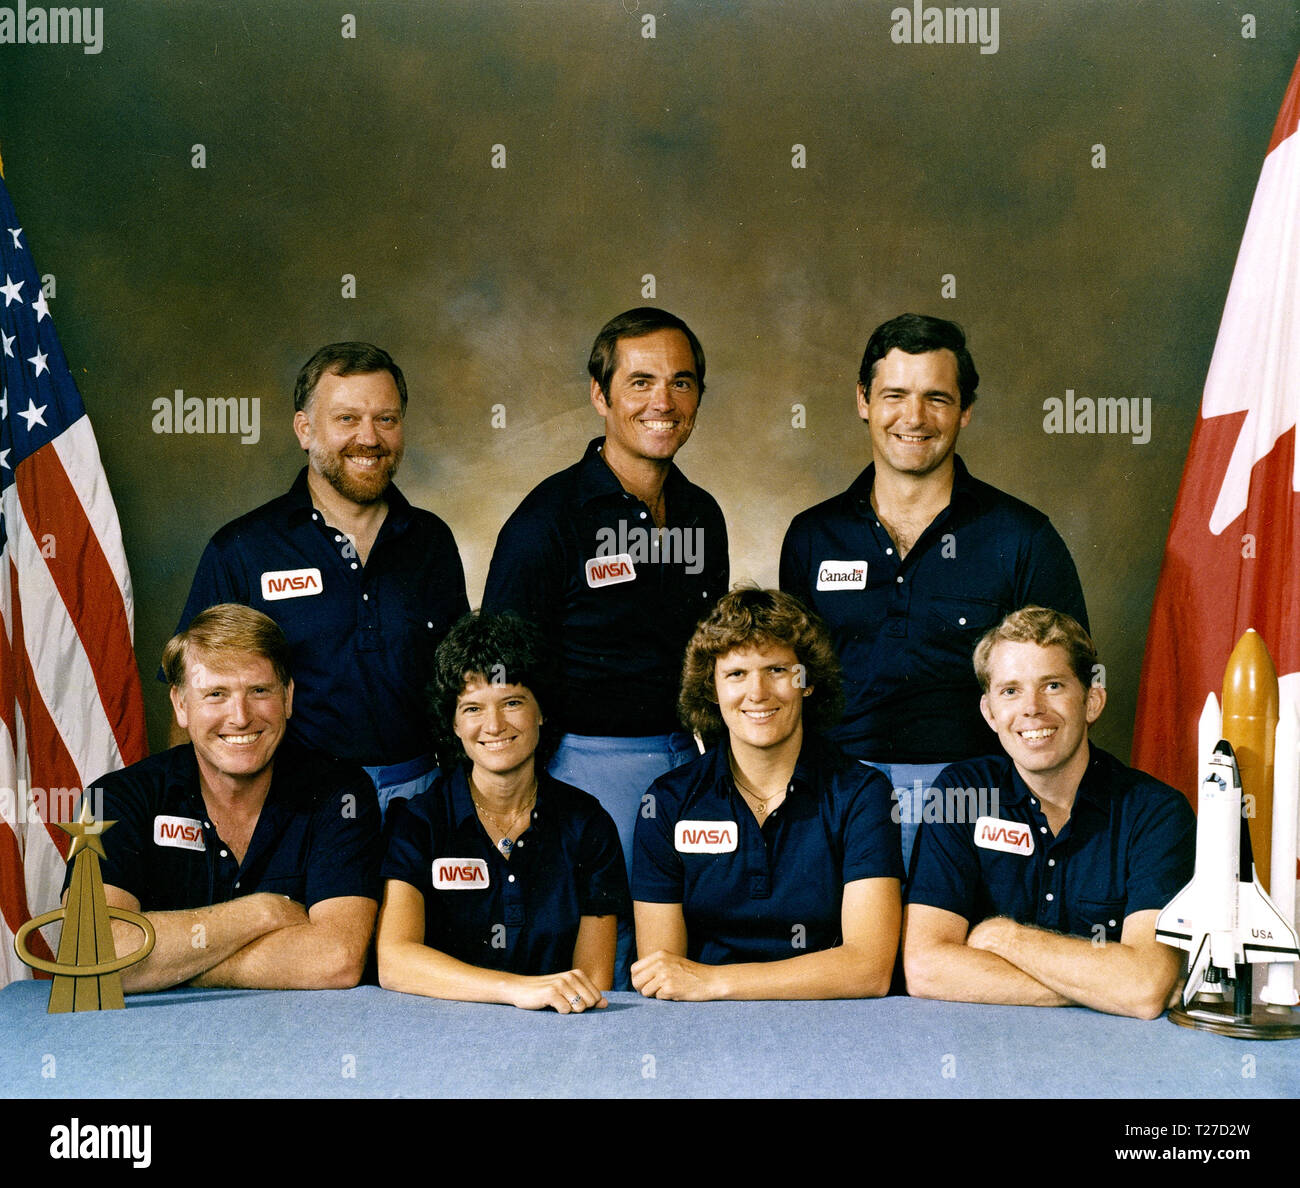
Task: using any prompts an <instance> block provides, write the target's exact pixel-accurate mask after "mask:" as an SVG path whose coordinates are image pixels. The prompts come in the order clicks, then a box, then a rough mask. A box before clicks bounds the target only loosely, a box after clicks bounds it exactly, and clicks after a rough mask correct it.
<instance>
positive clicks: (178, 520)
mask: <svg viewBox="0 0 1300 1188" xmlns="http://www.w3.org/2000/svg"><path fill="white" fill-rule="evenodd" d="M15 3H16V0H8V5H9V6H10V7H13V6H14V5H15ZM896 7H897V5H896V4H893V3H884V2H874V0H862V2H846V0H786V2H784V3H782V2H779V0H752V2H747V3H734V2H733V3H727V2H712V0H710V2H702V0H697V2H694V3H691V2H686V0H659V2H658V3H653V4H651V3H648V2H647V0H641V2H640V3H638V0H531V2H529V0H508V2H507V0H473V2H470V0H460V2H457V0H442V2H439V3H415V2H397V0H341V2H339V3H324V2H321V0H310V2H290V0H278V2H275V3H244V2H239V0H222V2H217V0H205V2H202V3H199V2H173V3H164V2H162V0H129V2H127V0H110V2H109V3H107V4H106V5H104V14H103V27H104V44H103V49H102V52H100V53H99V54H94V55H89V54H85V53H83V52H82V49H81V47H79V46H66V45H65V46H51V45H44V46H37V45H0V151H2V152H3V155H4V162H5V167H6V176H7V180H8V185H9V187H10V190H11V193H12V195H13V198H14V202H15V205H16V206H17V209H18V212H19V215H20V217H21V219H22V222H23V225H24V227H25V229H26V234H27V240H28V242H29V244H30V246H31V248H32V251H33V253H34V256H35V259H36V262H37V265H38V267H39V269H40V270H41V272H42V273H47V274H53V276H54V277H55V283H56V286H57V288H56V295H55V297H54V299H53V300H52V301H51V302H50V305H51V309H52V310H53V312H54V316H55V320H56V324H57V326H58V329H59V332H60V334H61V336H62V340H63V344H64V347H65V350H66V352H67V354H68V357H69V360H70V362H71V364H72V366H73V370H74V374H75V375H76V377H77V380H78V382H79V383H80V385H81V389H82V393H83V395H84V397H85V401H86V405H87V407H88V408H89V410H90V414H91V417H92V419H93V422H94V425H95V428H96V432H97V434H98V437H99V442H100V448H101V450H102V453H103V456H104V462H105V466H106V469H107V472H108V475H109V479H110V482H111V484H112V488H113V492H114V494H115V496H116V499H117V506H118V509H119V512H120V514H121V518H122V526H123V532H124V535H125V540H126V549H127V555H128V558H129V560H130V563H131V573H132V578H133V581H134V585H135V593H136V640H137V649H138V652H139V655H140V658H141V667H142V669H143V671H144V674H145V678H146V679H145V690H146V698H147V703H148V706H149V712H150V733H151V738H152V740H153V743H154V745H155V746H160V745H162V743H163V740H164V737H165V724H166V701H165V698H164V696H163V694H162V690H161V688H160V687H159V686H158V684H157V682H156V681H154V679H153V670H154V666H155V664H156V660H157V656H158V652H159V649H160V648H161V646H162V643H163V642H164V640H165V639H166V638H167V636H168V635H169V634H170V632H171V630H172V629H173V627H174V625H175V621H176V617H177V615H178V613H179V611H180V607H181V605H182V603H183V601H184V597H185V594H186V592H187V590H188V585H189V581H190V578H191V576H192V573H193V569H194V565H195V562H196V561H197V559H198V556H199V553H200V551H201V550H202V547H203V545H204V543H205V541H206V539H207V537H208V536H209V534H210V533H211V532H212V531H213V530H214V529H215V528H217V527H218V526H219V525H221V524H222V523H223V522H225V521H226V520H227V519H229V518H230V517H231V516H233V515H235V514H236V513H238V512H241V511H244V510H246V509H247V508H249V507H251V506H253V505H254V504H256V503H260V502H262V501H264V500H265V499H267V498H270V497H271V496H272V495H275V494H277V493H279V492H280V491H281V490H282V489H284V488H285V487H286V486H287V485H288V483H289V481H290V480H291V478H292V477H293V475H294V473H295V472H296V470H297V468H298V466H299V464H300V453H299V451H298V449H297V446H296V443H295V441H294V439H293V436H292V434H291V432H290V424H289V422H290V412H291V410H290V404H289V393H290V389H291V385H292V380H293V377H294V375H295V373H296V371H297V369H298V367H299V366H300V364H301V363H302V362H303V360H305V359H306V357H307V356H308V355H309V354H310V353H311V352H312V351H313V350H314V349H315V348H316V347H317V346H319V345H320V344H321V343H324V342H327V341H330V340H334V339H341V338H364V339H370V340H373V341H375V342H378V343H380V344H381V345H383V346H385V347H387V348H388V349H389V350H391V351H392V352H393V354H394V355H395V357H396V358H397V360H398V362H399V363H400V364H401V365H402V366H403V368H404V369H405V370H406V373H407V375H408V377H409V380H410V385H411V410H410V418H409V423H408V429H407V441H408V448H407V456H406V461H405V463H404V465H403V470H402V474H401V476H400V483H401V486H402V487H403V489H404V490H405V492H406V493H407V495H408V496H410V497H411V498H412V500H413V501H414V502H416V503H419V504H423V505H425V506H428V507H430V508H432V509H434V510H435V511H437V512H438V513H439V514H440V515H441V516H443V517H444V518H445V519H446V520H447V521H448V522H449V523H450V524H451V526H452V527H453V529H454V530H455V533H456V536H457V538H458V540H459V542H460V546H461V552H462V555H463V557H464V560H465V565H466V570H467V574H468V580H469V594H470V600H471V602H472V603H477V602H478V600H479V597H480V595H481V593H482V588H483V580H484V577H485V575H486V570H487V563H488V559H489V556H490V554H491V549H492V544H493V541H494V539H495V535H496V532H497V529H498V528H499V527H500V525H501V523H502V521H503V520H504V518H505V517H506V515H507V514H508V513H509V511H510V510H511V509H512V508H513V507H514V506H515V504H516V503H517V502H518V500H519V498H520V497H521V496H522V495H523V494H524V492H525V491H526V490H528V489H529V488H530V487H531V486H532V485H533V484H534V483H536V482H537V481H538V479H540V478H541V477H542V476H544V475H546V474H548V473H550V472H551V471H553V470H556V469H558V468H560V467H562V466H565V465H567V464H569V463H570V462H572V461H574V460H576V458H577V457H578V455H579V453H580V451H581V449H582V448H583V445H584V444H585V442H586V441H587V439H588V438H589V437H591V436H594V435H595V434H596V433H597V432H598V428H599V421H598V418H597V417H596V415H595V413H594V412H593V411H592V410H591V408H590V406H589V405H588V403H587V398H586V381H585V376H584V363H585V359H586V353H587V350H588V348H589V346H590V342H591V339H592V337H593V336H594V334H595V331H596V330H597V329H598V327H599V326H600V324H601V323H602V322H603V321H604V320H605V319H606V318H608V317H609V316H611V315H612V314H614V313H616V312H618V311H620V310H622V309H624V308H626V307H628V306H631V305H637V304H642V303H643V297H642V286H643V283H645V282H643V277H645V276H646V275H647V274H650V275H652V276H653V278H654V284H655V297H654V299H653V301H652V302H651V303H653V304H659V305H663V306H665V307H667V308H669V309H671V310H673V311H674V312H676V313H678V314H680V315H682V316H683V317H685V318H686V319H687V320H688V321H689V322H690V323H691V324H692V326H693V327H694V328H695V329H696V331H697V332H698V333H699V335H700V337H701V339H702V340H703V343H704V346H705V349H706V351H707V354H708V363H709V375H708V387H709V390H708V394H707V396H706V397H705V400H704V405H703V409H702V412H701V416H700V420H699V422H698V427H697V429H696V433H695V436H694V438H693V439H692V440H691V442H690V444H689V445H688V446H687V447H686V449H685V450H684V451H683V453H682V454H681V455H680V456H679V462H680V463H681V465H682V468H683V469H684V470H685V471H686V473H687V474H688V475H689V476H690V477H692V478H693V479H695V480H696V481H698V482H701V483H703V484H704V485H705V486H707V487H708V488H709V489H710V490H711V491H712V492H713V493H714V494H715V495H716V496H717V498H718V499H719V501H720V502H721V504H722V507H723V510H724V511H725V513H726V515H727V520H728V523H729V526H730V531H731V536H732V542H733V554H732V560H733V572H734V574H735V575H736V577H738V578H741V577H749V578H754V579H756V580H758V581H759V582H762V583H764V584H774V583H775V581H776V572H777V553H778V549H779V546H780V541H781V537H782V535H783V533H784V531H785V528H786V526H787V524H788V523H789V521H790V518H791V517H792V516H793V515H794V514H795V513H796V512H798V511H799V510H801V509H802V508H804V507H806V506H808V505H809V504H811V503H814V502H816V501H818V500H821V499H823V498H825V497H826V496H828V495H830V494H831V493H833V492H835V491H837V490H840V489H842V488H843V487H845V486H846V485H847V484H848V483H849V481H850V480H851V479H852V478H853V476H854V475H855V474H856V473H857V472H858V470H859V469H860V468H861V467H862V466H864V465H865V464H866V462H867V461H868V460H869V450H868V445H867V437H866V433H865V430H864V429H863V428H862V426H861V425H860V423H859V422H858V421H857V419H856V416H855V412H854V407H853V383H854V379H855V375H856V369H857V364H858V361H859V359H860V357H861V352H862V348H863V345H864V343H865V340H866V337H867V335H868V333H869V332H870V330H871V329H872V327H873V326H875V325H876V324H877V323H878V322H880V321H882V320H883V319H885V318H886V317H889V316H892V315H893V314H895V313H898V312H901V311H902V310H905V309H914V310H919V311H924V312H930V313H935V314H939V315H941V316H946V317H951V318H954V319H956V320H958V321H960V322H961V323H962V324H963V325H964V326H965V327H966V329H967V331H968V333H969V336H970V342H971V346H972V349H973V352H974V355H975V359H976V363H977V365H978V366H979V369H980V372H981V375H982V377H983V382H982V384H981V387H980V400H979V402H978V404H977V406H976V411H975V417H974V420H973V421H972V423H971V426H970V428H969V429H968V430H967V431H966V432H965V433H964V434H963V435H962V439H961V447H960V448H961V453H962V454H963V456H964V457H965V458H966V460H967V461H968V463H969V464H970V467H971V469H972V470H973V472H974V473H975V474H977V475H979V476H980V477H983V478H985V479H988V480H990V481H992V482H994V483H995V484H997V485H999V486H1002V487H1004V488H1006V489H1007V490H1009V491H1012V492H1013V493H1015V494H1017V495H1019V496H1021V497H1022V498H1025V499H1027V500H1029V501H1030V502H1032V503H1034V504H1036V505H1037V506H1039V507H1041V508H1043V509H1044V510H1045V511H1046V512H1047V513H1048V514H1049V515H1050V516H1051V517H1052V519H1053V521H1054V522H1055V523H1056V525H1057V527H1058V528H1059V529H1060V530H1061V532H1062V534H1063V535H1064V537H1065V539H1066V541H1067V543H1068V544H1069V546H1070V548H1071V549H1072V550H1073V553H1074V556H1075V558H1076V560H1077V562H1078V565H1079V569H1080V572H1081V575H1082V578H1083V585H1084V591H1085V593H1086V595H1087V599H1088V605H1089V609H1090V611H1091V614H1092V619H1093V624H1094V628H1095V634H1096V636H1097V639H1098V642H1099V644H1100V646H1101V649H1102V658H1103V660H1105V661H1106V662H1107V675H1108V684H1109V687H1110V694H1111V702H1110V707H1109V709H1108V711H1107V714H1106V717H1105V718H1104V719H1103V723H1102V726H1101V728H1100V729H1099V730H1098V731H1097V736H1098V738H1099V739H1100V741H1101V742H1102V743H1103V745H1106V746H1109V747H1111V748H1112V749H1115V750H1117V751H1118V752H1120V753H1121V754H1122V755H1126V754H1127V752H1128V748H1129V743H1130V738H1131V734H1132V722H1133V712H1134V707H1135V702H1136V692H1137V681H1138V676H1139V670H1140V664H1141V655H1142V648H1143V643H1144V639H1145V635H1146V628H1147V621H1148V617H1149V614H1150V606H1151V598H1152V593H1153V591H1154V587H1155V581H1156V575H1157V572H1158V568H1159V563H1160V556H1161V551H1162V548H1163V544H1164V538H1165V533H1166V530H1167V527H1168V521H1169V515H1170V511H1171V509H1172V506H1173V500H1174V496H1175V494H1176V491H1177V488H1178V482H1179V478H1180V474H1181V468H1182V463H1183V459H1184V457H1185V454H1186V449H1187V443H1188V440H1189V436H1190V431H1191V425H1192V422H1193V419H1194V417H1195V415H1196V410H1197V406H1198V402H1199V399H1200V391H1201V385H1202V382H1203V379H1204V375H1205V370H1206V367H1207V364H1208V362H1209V359H1210V353H1211V350H1212V348H1213V344H1214V337H1215V333H1216V330H1217V327H1218V320H1219V315H1220V312H1221V309H1222V303H1223V299H1224V296H1225V294H1226V292H1227V287H1228V281H1229V278H1230V276H1231V272H1232V266H1233V261H1234V259H1235V256H1236V251H1237V246H1238V242H1239V239H1240V235H1241V231H1242V228H1243V226H1244V224H1245V219H1246V214H1247V210H1248V208H1249V203H1250V198H1251V195H1252V193H1253V190H1254V186H1255V182H1256V179H1257V177H1258V173H1259V168H1260V165H1261V162H1262V160H1263V156H1264V151H1265V147H1266V145H1267V143H1268V137H1269V133H1270V131H1271V128H1272V123H1273V119H1274V116H1275V114H1276V110H1277V107H1278V104H1279V102H1280V100H1281V98H1282V93H1283V89H1284V87H1285V84H1286V81H1287V78H1288V75H1289V73H1290V70H1291V67H1292V65H1293V63H1294V61H1295V58H1296V53H1297V51H1298V50H1300V18H1298V17H1297V15H1296V10H1295V5H1293V4H1292V3H1288V2H1282V0H1259V2H1258V3H1246V4H1245V5H1244V6H1243V5H1240V4H1227V3H1216V2H1213V0H1181V2H1174V0H1169V2H1166V3H1138V2H1134V0H1088V2H1084V0H1010V2H1006V3H1003V4H1001V5H998V6H997V7H998V9H999V43H998V49H997V52H996V53H993V54H983V53H981V52H980V51H979V48H978V46H975V45H900V44H895V43H894V42H893V41H892V40H891V37H890V31H891V27H892V26H893V24H894V20H893V18H892V15H891V14H892V12H893V10H894V9H895V8H896ZM909 7H910V6H909ZM347 14H351V15H352V16H353V17H354V18H355V34H356V35H355V37H344V36H343V35H342V34H343V32H344V31H345V17H346V15H347ZM646 15H652V16H653V17H654V33H655V36H654V37H653V38H649V37H646V36H644V35H643V34H644V33H645V32H647V31H648V28H649V27H648V23H647V22H646V21H645V19H644V18H645V16H646ZM1247 17H1249V18H1250V19H1247ZM1252 22H1253V28H1252V27H1251V26H1252ZM1243 32H1253V34H1254V36H1243ZM195 145H202V146H203V149H204V153H205V155H206V167H205V168H202V169H196V168H194V167H193V161H194V146H195ZM496 145H501V146H504V150H505V168H504V169H501V168H493V167H492V157H493V150H494V146H496ZM796 145H802V146H803V148H804V155H805V161H806V164H805V167H803V168H794V167H793V162H794V161H795V158H796V150H795V148H794V146H796ZM1097 145H1103V146H1104V153H1105V167H1104V168H1097V167H1096V164H1097V163H1098V162H1099V154H1098V153H1097V150H1096V148H1095V146H1097ZM345 274H346V275H351V276H353V277H355V297H352V298H347V297H344V296H343V288H344V281H343V279H342V278H343V277H344V276H345ZM945 276H950V277H952V278H954V282H955V293H956V295H955V296H953V297H945V296H944V295H943V293H942V286H943V279H942V278H943V277H945ZM177 388H181V389H183V390H184V391H185V393H186V395H187V396H198V397H203V398H206V397H210V396H221V397H227V396H236V397H247V398H257V399H258V400H260V401H261V405H260V411H261V422H262V423H261V438H260V440H259V441H258V442H257V443H256V444H241V443H240V441H239V440H238V438H237V437H235V436H227V437H215V436H184V435H179V436H178V435H163V434H157V433H155V432H153V429H152V422H153V409H152V405H153V402H154V401H155V400H156V399H158V398H159V397H170V396H171V394H172V393H173V391H174V390H175V389H177ZM1066 389H1073V390H1074V391H1075V393H1076V397H1089V398H1092V399H1098V398H1102V397H1127V398H1132V397H1136V398H1139V399H1149V400H1150V401H1151V409H1152V430H1151V435H1150V440H1149V441H1148V442H1146V443H1144V444H1134V443H1133V442H1132V441H1131V440H1130V439H1129V438H1127V437H1125V438H1120V437H1116V436H1090V437H1089V436H1077V435H1074V436H1055V435H1050V434H1047V433H1045V432H1044V429H1043V419H1044V412H1043V402H1044V401H1045V400H1047V399H1049V398H1051V397H1060V396H1063V395H1064V393H1065V391H1066ZM496 405H501V406H504V414H505V416H504V419H505V427H504V428H493V427H492V420H493V409H494V406H496ZM796 405H798V406H803V409H804V414H803V416H804V419H805V421H806V424H805V427H803V428H799V427H797V423H798V422H799V421H800V416H799V412H798V409H796V408H795V406H796ZM647 630H648V631H650V630H653V624H647ZM1189 646H1191V641H1189Z"/></svg>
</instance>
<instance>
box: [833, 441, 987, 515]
mask: <svg viewBox="0 0 1300 1188" xmlns="http://www.w3.org/2000/svg"><path fill="white" fill-rule="evenodd" d="M875 481H876V464H875V463H874V462H872V463H871V464H870V465H869V466H868V467H867V468H866V470H864V471H863V472H862V473H861V474H860V475H858V477H857V478H855V479H854V480H853V484H852V486H850V487H849V498H850V499H852V500H853V502H854V505H855V507H856V508H857V510H858V512H859V513H860V514H861V515H864V516H868V515H873V514H874V512H873V510H872V507H871V487H872V484H873V483H874V482H875ZM981 494H982V493H981V491H980V485H979V483H978V482H977V481H976V480H975V479H974V478H972V477H971V472H970V471H969V470H967V469H966V463H965V462H963V461H962V460H961V455H960V454H954V455H953V456H952V501H951V503H950V504H949V506H952V504H955V503H962V502H966V501H971V502H975V503H978V502H980V499H981Z"/></svg>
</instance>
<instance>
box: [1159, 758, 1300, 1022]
mask: <svg viewBox="0 0 1300 1188" xmlns="http://www.w3.org/2000/svg"><path fill="white" fill-rule="evenodd" d="M1199 792H1200V804H1199V808H1198V810H1197V822H1196V871H1195V873H1194V874H1193V875H1192V881H1191V882H1190V883H1188V884H1187V886H1186V887H1184V888H1183V889H1182V890H1181V891H1180V892H1179V893H1178V894H1177V895H1175V896H1174V898H1173V899H1172V900H1171V901H1170V903H1169V906H1168V907H1166V908H1165V910H1164V911H1162V912H1161V913H1160V915H1159V917H1157V919H1156V938H1157V939H1158V940H1161V941H1164V942H1165V944H1168V945H1176V946H1177V947H1178V948H1180V949H1186V950H1187V951H1188V952H1189V953H1191V954H1192V955H1193V956H1192V960H1191V966H1190V970H1189V972H1188V976H1187V984H1186V986H1185V987H1184V988H1183V1005H1184V1006H1187V1005H1189V1004H1190V1003H1191V1001H1192V998H1193V997H1194V996H1195V995H1196V994H1197V993H1198V992H1200V991H1202V990H1211V991H1215V990H1221V989H1225V988H1226V986H1225V983H1227V982H1232V983H1234V984H1235V988H1236V994H1237V1002H1236V1012H1237V1014H1239V1015H1248V1014H1250V1011H1251V1005H1250V1003H1251V979H1250V977H1249V971H1248V969H1246V968H1245V967H1247V966H1249V965H1250V964H1251V963H1254V962H1279V961H1300V940H1297V938H1296V934H1295V931H1294V929H1292V927H1291V925H1290V924H1288V923H1287V921H1286V920H1285V919H1284V918H1283V916H1282V913H1281V912H1280V911H1278V909H1277V907H1276V906H1275V905H1274V903H1273V901H1272V900H1271V899H1269V897H1268V893H1267V892H1266V891H1265V890H1264V888H1263V887H1261V886H1260V884H1259V880H1258V879H1257V878H1256V877H1255V864H1254V860H1253V858H1252V856H1251V848H1250V830H1249V826H1248V824H1247V821H1246V819H1245V818H1244V817H1243V816H1242V812H1241V804H1242V801H1241V776H1240V774H1239V773H1238V771H1237V761H1236V758H1235V757H1234V755H1233V752H1232V744H1231V743H1228V742H1227V741H1224V740H1220V742H1219V743H1218V744H1216V746H1215V748H1214V751H1213V753H1212V754H1211V755H1210V757H1209V761H1208V762H1207V763H1206V765H1205V768H1204V774H1203V776H1202V779H1201V783H1200V788H1199ZM1243 975H1245V976H1243ZM1243 990H1244V999H1245V1001H1244V1003H1243V1002H1242V1001H1241V999H1242V997H1243Z"/></svg>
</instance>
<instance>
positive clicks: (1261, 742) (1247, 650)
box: [1197, 630, 1291, 915]
mask: <svg viewBox="0 0 1300 1188" xmlns="http://www.w3.org/2000/svg"><path fill="white" fill-rule="evenodd" d="M1278 717H1279V713H1278V685H1277V669H1276V668H1274V667H1273V658H1272V657H1271V656H1270V655H1269V654H1268V648H1267V647H1265V646H1264V640H1263V637H1262V636H1261V635H1260V634H1259V632H1257V631H1254V630H1250V631H1247V632H1246V633H1245V634H1244V635H1243V636H1242V637H1241V638H1240V639H1239V640H1237V646H1236V647H1234V648H1233V649H1232V655H1231V656H1229V657H1228V666H1227V668H1225V669H1224V672H1223V724H1222V726H1221V727H1220V731H1221V734H1220V737H1221V738H1225V739H1227V740H1228V742H1230V743H1231V744H1232V753H1233V754H1234V755H1235V756H1236V759H1237V770H1238V772H1240V774H1241V790H1242V793H1243V794H1244V795H1245V798H1246V804H1247V806H1248V808H1249V811H1248V812H1247V816H1248V817H1249V818H1250V844H1251V847H1252V850H1253V852H1254V855H1255V865H1256V867H1257V869H1258V871H1259V881H1260V883H1261V884H1262V885H1263V888H1264V890H1265V891H1267V892H1269V893H1270V894H1274V895H1276V894H1278V892H1279V888H1276V887H1271V886H1270V885H1269V875H1270V874H1271V865H1270V855H1271V852H1272V848H1273V847H1272V840H1273V839H1272V832H1273V797H1274V784H1273V781H1274V772H1273V764H1274V755H1275V750H1274V743H1275V741H1276V736H1277V724H1278ZM1208 754H1209V752H1208V751H1201V752H1200V754H1199V755H1198V756H1197V758H1198V759H1199V760H1200V762H1202V763H1204V762H1205V757H1206V755H1208ZM1290 908H1291V905H1290V904H1289V903H1288V904H1287V909H1288V912H1287V914H1288V915H1289V914H1290Z"/></svg>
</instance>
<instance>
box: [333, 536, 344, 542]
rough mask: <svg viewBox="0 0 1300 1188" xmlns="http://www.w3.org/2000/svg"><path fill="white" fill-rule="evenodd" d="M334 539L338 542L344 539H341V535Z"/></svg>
mask: <svg viewBox="0 0 1300 1188" xmlns="http://www.w3.org/2000/svg"><path fill="white" fill-rule="evenodd" d="M334 539H335V540H336V541H341V540H342V539H343V537H341V536H339V535H337V534H336V535H335V537H334Z"/></svg>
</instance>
